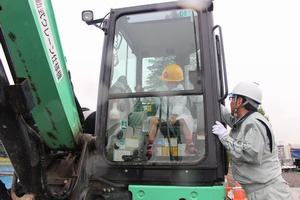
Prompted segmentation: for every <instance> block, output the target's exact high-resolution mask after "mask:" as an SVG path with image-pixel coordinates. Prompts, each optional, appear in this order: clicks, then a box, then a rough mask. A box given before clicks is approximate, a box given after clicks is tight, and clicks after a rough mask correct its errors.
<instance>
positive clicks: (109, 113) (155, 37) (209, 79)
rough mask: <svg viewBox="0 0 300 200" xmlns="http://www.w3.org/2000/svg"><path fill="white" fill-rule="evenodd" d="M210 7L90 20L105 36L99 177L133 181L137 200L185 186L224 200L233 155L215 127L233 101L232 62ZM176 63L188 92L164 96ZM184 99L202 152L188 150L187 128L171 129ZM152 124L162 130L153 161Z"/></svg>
mask: <svg viewBox="0 0 300 200" xmlns="http://www.w3.org/2000/svg"><path fill="white" fill-rule="evenodd" d="M203 2H205V3H204V7H203V8H202V9H201V10H197V9H194V8H186V7H182V6H180V5H179V4H178V2H170V3H162V4H159V6H158V5H157V4H153V5H147V6H136V7H128V8H120V9H112V10H111V12H110V13H109V14H108V15H107V16H108V18H102V19H99V20H94V19H92V18H90V17H91V16H93V15H92V14H91V11H87V17H83V19H85V21H86V23H87V24H89V25H95V26H96V27H98V28H100V29H101V30H103V31H104V33H105V40H104V46H103V57H102V63H101V72H100V82H99V96H98V106H97V116H96V121H95V123H96V128H95V135H96V136H97V138H98V147H99V148H98V155H99V157H97V158H95V165H96V166H95V168H96V169H95V173H96V174H97V176H98V177H102V178H104V179H107V180H109V181H111V182H118V183H120V182H122V183H125V182H126V183H127V184H129V191H130V194H132V196H133V197H135V196H136V195H139V191H141V188H142V190H143V192H148V193H149V192H150V193H151V192H153V191H155V190H157V187H160V188H163V189H164V190H165V191H166V192H167V193H172V192H171V191H172V189H170V190H168V189H167V187H169V186H172V187H173V189H174V186H178V185H180V186H197V187H198V186H199V191H198V192H199V193H201V194H205V193H207V191H206V192H204V191H201V188H202V189H204V187H201V186H208V185H209V186H215V187H213V188H214V189H216V191H218V188H219V189H220V190H219V192H220V193H218V192H215V193H216V194H219V195H220V196H222V197H224V195H223V193H222V191H223V189H222V188H223V186H222V184H223V182H222V181H223V180H224V175H225V174H227V158H226V152H225V151H224V149H223V147H222V145H221V144H220V142H219V141H218V139H217V138H215V136H214V135H213V134H212V133H211V127H212V126H213V124H214V123H215V121H216V120H219V118H220V112H219V111H220V109H219V105H220V102H221V103H222V102H223V100H224V99H225V97H226V96H227V94H226V93H227V88H226V87H227V85H226V73H225V62H224V54H223V49H222V35H221V28H220V27H219V26H214V25H213V17H212V11H213V4H212V2H211V1H203ZM83 14H85V12H83ZM86 19H88V20H86ZM174 64H175V65H177V66H179V67H180V68H181V70H182V72H183V78H182V80H180V81H177V84H180V85H182V89H181V90H168V89H161V88H165V87H164V81H162V79H161V78H160V77H161V76H162V75H163V74H162V73H163V71H164V69H165V68H166V66H168V65H174ZM120 79H121V81H120ZM116 85H119V89H116ZM176 97H180V98H183V99H185V100H184V101H185V103H184V107H185V109H187V113H185V114H187V115H189V117H190V118H189V120H187V121H186V122H188V123H189V124H190V127H192V128H191V129H190V130H191V134H192V141H193V143H194V145H195V148H196V150H197V151H196V152H195V153H191V154H189V153H187V152H186V151H185V150H186V145H187V140H186V135H185V133H184V128H183V127H182V124H180V123H179V121H177V122H176V123H175V124H170V123H169V119H170V117H171V115H172V113H171V109H172V108H171V107H172V106H174V105H175V104H174V105H173V104H172V100H173V101H174V99H175V98H176ZM175 103H177V102H175ZM171 104H172V105H171ZM166 105H167V106H166ZM168 105H169V106H168ZM181 109H182V108H181ZM164 115H165V116H164ZM152 117H157V119H158V121H159V123H158V125H157V133H156V136H155V139H154V143H153V145H154V147H155V150H154V153H153V155H152V156H151V157H150V158H149V157H148V156H147V145H148V143H149V133H150V131H151V130H150V129H151V127H150V122H149V121H150V119H151V118H152ZM103 169H105V170H103ZM154 185H155V186H154ZM172 187H171V188H172ZM146 188H147V189H146ZM190 192H192V191H189V193H190ZM208 193H211V192H208ZM213 193H214V192H213ZM183 196H184V195H183ZM176 198H177V197H176ZM207 198H208V199H209V198H210V196H207ZM218 198H219V197H215V198H210V199H218ZM177 199H180V198H177Z"/></svg>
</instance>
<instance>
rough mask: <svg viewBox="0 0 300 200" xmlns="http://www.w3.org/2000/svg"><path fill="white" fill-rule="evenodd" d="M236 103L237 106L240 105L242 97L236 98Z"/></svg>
mask: <svg viewBox="0 0 300 200" xmlns="http://www.w3.org/2000/svg"><path fill="white" fill-rule="evenodd" d="M236 103H237V106H240V105H242V104H243V98H242V97H238V98H237V102H236Z"/></svg>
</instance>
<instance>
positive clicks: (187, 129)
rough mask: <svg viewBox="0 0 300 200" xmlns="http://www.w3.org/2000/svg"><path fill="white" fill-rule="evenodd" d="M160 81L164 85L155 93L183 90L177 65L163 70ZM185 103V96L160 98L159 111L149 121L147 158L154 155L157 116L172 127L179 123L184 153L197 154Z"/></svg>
mask: <svg viewBox="0 0 300 200" xmlns="http://www.w3.org/2000/svg"><path fill="white" fill-rule="evenodd" d="M160 79H161V80H162V81H164V85H163V86H162V87H160V88H158V90H157V91H173V90H184V87H183V85H182V84H181V83H180V82H181V81H182V80H183V71H182V68H181V67H180V66H179V65H177V64H170V65H168V66H167V67H166V68H165V69H164V70H163V72H162V75H161V76H160ZM186 103H187V96H183V95H181V96H170V97H163V98H162V100H161V102H160V104H161V109H160V108H159V109H158V110H157V113H156V115H155V116H153V117H151V118H150V120H149V123H150V124H149V131H148V135H149V140H148V146H147V153H146V156H147V157H151V156H152V154H154V153H155V147H154V140H155V137H156V134H157V129H158V124H159V116H161V122H169V125H174V124H175V123H176V122H177V121H179V123H180V126H181V127H182V130H183V133H184V136H185V139H186V149H185V152H186V153H188V154H194V153H197V152H198V150H197V149H196V148H195V145H194V143H193V139H192V133H193V129H194V120H193V117H192V115H191V112H190V110H189V109H188V108H187V106H186ZM167 105H169V108H167ZM168 111H169V113H168ZM160 112H161V113H160Z"/></svg>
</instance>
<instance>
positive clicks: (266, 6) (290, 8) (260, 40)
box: [52, 0, 300, 145]
mask: <svg viewBox="0 0 300 200" xmlns="http://www.w3.org/2000/svg"><path fill="white" fill-rule="evenodd" d="M153 2H166V1H158V0H156V1H155V0H126V1H125V0H110V1H100V0H84V1H83V0H77V1H72V0H64V1H61V0H52V4H53V7H54V10H55V15H56V21H57V25H58V28H59V34H60V39H61V43H62V47H63V51H64V54H65V56H66V58H67V67H68V69H69V70H70V71H71V73H72V81H73V84H74V87H75V92H76V95H77V97H78V99H79V101H80V103H81V105H82V106H84V107H89V108H90V109H95V108H96V100H97V84H98V77H99V73H100V63H101V51H102V42H103V32H102V31H100V30H99V29H97V28H95V27H93V26H87V25H86V24H85V23H84V22H82V21H81V12H82V11H83V10H87V9H91V10H93V11H94V15H95V18H101V17H103V16H104V15H106V14H107V13H108V12H109V11H110V8H118V7H124V6H126V7H127V6H132V5H141V4H149V3H153ZM299 8H300V1H299V0H284V1H282V0H263V1H262V0H215V1H214V21H215V24H218V25H221V27H222V30H223V37H224V49H225V58H226V66H227V75H228V81H229V90H232V89H233V87H234V86H235V85H236V84H237V83H239V82H240V81H242V80H250V81H255V82H257V83H259V84H260V86H261V88H262V90H263V103H262V106H263V109H264V110H265V112H266V114H267V115H268V116H269V119H270V122H271V124H272V126H273V129H274V133H275V137H276V141H277V142H279V141H283V142H284V144H285V145H287V144H288V143H291V144H300V130H299V128H298V124H299V127H300V103H299V100H300V92H299V89H298V86H300V77H299V73H298V71H299V67H300V59H299V57H300V51H299V47H300V37H299V36H300V29H299V28H298V27H297V26H298V24H299V19H300V12H299ZM296 68H298V70H296ZM228 106H229V105H228Z"/></svg>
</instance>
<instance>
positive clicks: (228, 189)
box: [224, 176, 231, 196]
mask: <svg viewBox="0 0 300 200" xmlns="http://www.w3.org/2000/svg"><path fill="white" fill-rule="evenodd" d="M224 180H225V189H226V196H227V195H228V192H229V191H230V190H231V187H229V184H228V182H227V177H226V176H224Z"/></svg>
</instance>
